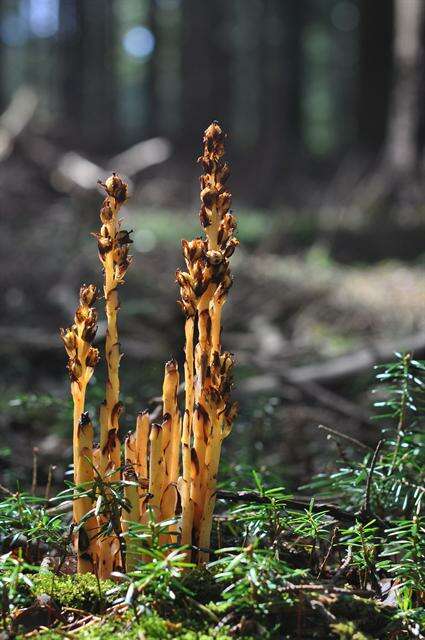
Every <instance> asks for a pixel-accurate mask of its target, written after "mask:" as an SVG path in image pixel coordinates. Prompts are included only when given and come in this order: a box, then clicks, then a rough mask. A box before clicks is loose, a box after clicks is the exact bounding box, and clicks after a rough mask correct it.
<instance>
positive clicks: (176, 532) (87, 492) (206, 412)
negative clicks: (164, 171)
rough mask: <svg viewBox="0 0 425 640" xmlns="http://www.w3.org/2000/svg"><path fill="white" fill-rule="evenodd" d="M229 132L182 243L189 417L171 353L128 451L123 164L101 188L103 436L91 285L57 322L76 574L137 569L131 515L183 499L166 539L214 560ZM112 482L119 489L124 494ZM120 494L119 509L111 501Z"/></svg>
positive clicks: (232, 410) (230, 229)
mask: <svg viewBox="0 0 425 640" xmlns="http://www.w3.org/2000/svg"><path fill="white" fill-rule="evenodd" d="M224 141H225V135H224V134H223V132H222V130H221V128H220V126H219V125H218V124H217V123H215V122H214V123H213V124H211V125H210V126H209V127H208V128H207V129H206V131H205V134H204V150H203V155H202V156H201V158H199V161H200V163H201V164H202V167H203V170H204V173H203V174H202V176H201V193H200V198H201V210H200V220H201V224H202V227H203V229H204V230H205V237H204V238H195V239H194V240H192V241H191V242H188V241H186V240H183V241H182V246H183V254H184V258H185V262H186V266H187V271H180V270H178V271H177V274H176V279H177V282H178V284H179V285H180V292H181V301H180V305H181V307H182V310H183V312H184V315H185V318H186V321H185V339H186V345H185V406H184V413H183V420H182V417H181V415H180V409H179V406H178V389H179V372H178V366H177V362H176V361H175V360H174V359H172V360H170V361H169V362H167V363H166V365H165V374H164V384H163V396H162V398H163V413H162V420H161V422H160V423H153V424H151V420H150V417H149V414H148V413H147V412H142V413H141V414H140V415H139V416H138V418H137V424H136V430H135V433H134V434H129V435H128V436H127V438H126V440H125V446H124V457H123V458H122V455H121V443H120V438H119V419H120V415H121V414H122V412H123V409H124V407H123V404H122V402H121V400H120V378H119V364H120V359H121V353H120V345H119V337H118V326H117V316H118V311H119V308H120V303H119V298H118V287H119V286H120V285H122V284H123V283H124V277H125V274H126V271H127V269H128V267H129V265H130V263H131V256H130V255H129V247H130V244H131V242H132V240H131V237H130V233H131V232H129V231H126V230H124V229H122V228H121V220H120V219H119V217H118V216H119V212H120V209H121V207H122V205H123V204H124V203H125V201H126V199H127V185H126V184H125V183H124V182H123V181H122V179H121V178H120V177H119V176H117V175H116V174H113V175H112V176H111V177H110V178H108V179H107V180H106V182H105V183H104V184H102V186H103V188H104V189H105V192H106V198H105V200H104V202H103V204H102V207H101V210H100V219H101V228H100V231H99V233H97V234H94V235H95V236H96V238H97V242H98V249H99V258H100V261H101V264H102V268H103V274H104V282H103V297H104V301H105V311H106V319H107V331H106V342H105V359H106V365H107V381H106V392H105V400H104V402H103V403H102V405H101V407H100V415H99V421H100V443H99V445H98V446H95V445H94V443H93V439H94V430H93V422H92V420H91V418H90V416H89V414H88V413H87V412H86V411H85V396H86V390H87V385H88V382H89V380H90V378H91V376H92V374H93V371H94V368H95V366H96V364H97V363H98V361H99V357H100V354H99V351H98V349H97V348H96V347H94V346H93V345H92V343H93V340H94V338H95V335H96V331H97V320H98V315H97V311H96V309H95V303H96V300H97V298H98V291H97V288H96V286H95V285H93V284H90V285H83V286H82V287H81V289H80V299H79V306H78V308H77V311H76V313H75V318H74V324H73V325H72V326H71V327H70V328H69V329H66V330H62V332H61V335H62V340H63V342H64V345H65V349H66V352H67V354H68V371H69V375H70V379H71V394H72V398H73V403H74V428H73V443H74V451H73V454H74V482H75V485H76V488H77V490H76V493H75V496H74V507H73V512H74V525H75V526H74V534H75V548H76V550H77V554H78V572H79V573H86V572H90V571H91V572H95V573H96V575H98V576H99V577H100V578H108V577H109V576H110V575H111V572H112V571H113V570H117V569H120V570H122V569H124V568H126V569H127V570H131V569H132V568H133V567H134V566H135V563H136V561H137V559H138V555H137V550H136V548H135V545H134V543H133V541H132V540H131V539H130V538H129V537H128V533H129V530H130V528H131V525H132V524H138V523H146V522H147V521H148V520H149V518H151V517H152V516H153V517H154V519H155V520H156V521H157V522H168V521H171V520H173V519H175V517H176V515H177V506H178V504H179V502H181V524H180V525H179V526H176V522H174V523H173V524H170V525H169V526H168V529H167V530H166V531H164V532H163V534H162V542H163V543H170V544H173V543H176V542H178V541H180V542H181V543H182V544H183V545H185V546H187V552H186V556H187V559H188V560H191V559H194V560H196V561H197V562H198V563H199V564H203V563H205V562H207V561H208V557H209V547H210V534H211V527H212V517H213V511H214V505H215V496H216V485H217V474H218V467H219V461H220V452H221V443H222V441H223V439H224V438H225V437H226V436H227V435H228V434H229V433H230V430H231V427H232V422H233V419H234V416H235V414H236V410H237V408H236V404H235V403H232V402H231V400H230V390H231V386H232V367H233V356H232V354H230V353H228V352H222V348H221V312H222V308H223V305H224V303H225V301H226V298H227V293H228V290H229V288H230V286H231V284H232V277H231V274H230V264H229V258H230V257H231V255H232V254H233V252H234V250H235V247H236V246H237V244H238V241H237V240H236V238H235V237H234V231H235V228H236V221H235V217H234V216H233V215H232V213H231V212H230V211H229V209H230V201H231V195H230V193H229V192H228V191H227V190H226V186H225V185H226V181H227V179H228V177H229V174H230V169H229V165H228V164H227V163H225V162H223V159H222V158H223V155H224ZM180 449H181V450H182V465H181V467H180ZM117 483H118V484H119V483H122V487H123V492H122V496H121V498H120V500H119V501H118V502H117V500H116V499H115V498H116V497H117V496H116V493H114V485H116V484H117ZM118 503H119V506H118V510H117V509H116V508H115V509H114V505H117V504H118ZM121 534H123V536H122V535H121ZM123 537H124V540H123Z"/></svg>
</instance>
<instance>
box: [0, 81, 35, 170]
mask: <svg viewBox="0 0 425 640" xmlns="http://www.w3.org/2000/svg"><path fill="white" fill-rule="evenodd" d="M37 105H38V96H37V94H36V93H35V91H34V90H33V89H31V88H30V87H26V86H22V87H20V88H19V89H18V90H17V91H16V93H15V94H14V95H13V97H12V100H11V102H10V104H9V106H8V107H7V109H6V111H4V112H3V113H2V115H1V116H0V161H1V160H4V159H5V158H7V157H8V156H9V155H10V154H11V153H12V151H13V147H14V143H15V140H16V139H17V138H18V137H19V136H20V135H21V133H22V132H23V131H24V130H25V129H26V128H27V126H28V124H29V123H30V122H31V120H32V118H33V116H34V113H35V110H36V108H37Z"/></svg>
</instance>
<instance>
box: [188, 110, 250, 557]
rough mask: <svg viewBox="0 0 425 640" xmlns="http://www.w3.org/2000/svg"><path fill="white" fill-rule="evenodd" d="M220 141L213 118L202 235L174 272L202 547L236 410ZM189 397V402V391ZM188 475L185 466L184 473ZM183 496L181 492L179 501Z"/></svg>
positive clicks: (229, 220) (230, 225)
mask: <svg viewBox="0 0 425 640" xmlns="http://www.w3.org/2000/svg"><path fill="white" fill-rule="evenodd" d="M224 140H225V135H224V134H223V132H222V130H221V128H220V126H219V125H218V124H217V123H215V122H214V123H213V124H212V125H210V126H209V127H208V128H207V129H206V131H205V134H204V151H203V155H202V157H201V158H200V159H199V161H200V162H201V163H202V165H203V169H204V173H203V175H202V176H201V202H202V206H201V211H200V220H201V224H202V226H203V227H204V229H205V235H206V237H205V239H204V240H201V239H196V240H194V241H192V242H191V243H189V242H187V241H184V242H183V253H184V257H185V261H186V265H187V268H188V271H187V272H186V273H185V272H180V271H178V272H177V281H178V283H179V284H180V292H181V299H182V300H181V306H182V308H183V310H184V312H185V314H186V321H187V319H188V318H189V317H190V315H191V310H192V308H193V306H194V307H195V309H196V318H197V327H198V344H197V345H196V348H195V356H194V365H195V366H194V383H193V389H194V393H193V400H194V409H193V413H192V407H191V404H190V406H186V410H187V412H188V414H189V415H192V422H191V424H192V431H193V449H194V450H193V452H192V454H191V474H192V477H191V481H190V484H191V488H190V500H191V501H192V503H193V527H192V542H194V543H195V544H197V545H198V546H200V547H204V548H208V547H209V544H210V534H211V525H212V513H213V510H214V503H215V490H216V482H217V473H218V465H219V459H220V452H221V442H222V440H223V438H224V437H225V435H227V434H228V433H229V432H230V429H231V419H230V417H231V418H233V416H234V414H235V406H234V405H231V404H230V401H229V398H228V389H229V387H230V382H231V366H230V364H229V363H231V362H232V360H231V359H229V357H228V356H227V355H226V357H224V358H223V357H222V355H221V343H220V335H221V310H222V307H223V304H224V302H225V299H226V295H227V291H228V290H229V288H230V286H231V284H232V278H231V275H230V267H229V258H230V256H231V255H232V254H233V252H234V250H235V247H236V246H237V244H238V241H237V239H236V238H235V237H234V236H233V232H234V230H235V228H236V221H235V218H234V216H233V215H232V214H231V213H230V211H229V208H230V202H231V195H230V193H229V192H228V191H227V190H226V188H225V184H226V181H227V179H228V177H229V174H230V170H229V166H228V164H227V163H223V161H222V157H223V155H224ZM189 339H190V336H189ZM189 351H190V347H189ZM189 379H190V373H189ZM187 384H188V380H186V385H187ZM188 399H189V402H190V403H192V396H191V394H190V392H189V397H188ZM186 410H185V414H186ZM183 433H184V437H183V441H182V448H183V454H182V455H183V474H185V461H186V460H187V459H188V456H187V457H186V458H184V452H185V448H186V447H187V441H188V437H187V436H188V434H187V430H186V431H185V430H184V432H183ZM189 440H190V438H189ZM186 464H187V463H186ZM187 466H188V464H187ZM188 477H189V473H188V470H187V469H186V478H188ZM180 484H181V487H182V489H183V494H182V496H184V491H186V483H185V482H184V481H182V482H181V483H180ZM185 499H186V498H183V497H182V504H183V503H184V500H185ZM189 513H190V510H189ZM190 517H191V516H190V515H189V518H190ZM189 528H190V524H189V523H188V522H185V521H184V519H183V523H182V532H183V531H184V532H185V534H184V535H185V540H188V539H189V535H188V529H189ZM207 558H208V553H206V552H202V551H201V552H200V553H199V555H198V562H199V563H203V562H205V561H206V560H207Z"/></svg>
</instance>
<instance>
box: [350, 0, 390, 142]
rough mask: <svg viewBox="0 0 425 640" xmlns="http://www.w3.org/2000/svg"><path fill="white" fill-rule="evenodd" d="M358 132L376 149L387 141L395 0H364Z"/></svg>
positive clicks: (360, 40)
mask: <svg viewBox="0 0 425 640" xmlns="http://www.w3.org/2000/svg"><path fill="white" fill-rule="evenodd" d="M359 9H360V25H359V67H360V68H359V92H358V102H357V104H358V107H357V119H358V136H359V143H360V145H361V147H362V148H363V149H365V150H368V151H371V152H372V153H376V152H377V151H379V149H380V148H381V147H382V144H383V143H384V141H385V133H386V128H387V122H388V105H389V100H390V91H391V77H392V45H393V28H394V10H393V2H392V1H391V0H373V2H370V0H360V5H359Z"/></svg>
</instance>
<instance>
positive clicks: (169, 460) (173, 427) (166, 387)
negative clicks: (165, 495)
mask: <svg viewBox="0 0 425 640" xmlns="http://www.w3.org/2000/svg"><path fill="white" fill-rule="evenodd" d="M178 389H179V370H178V366H177V362H176V361H175V360H170V361H169V362H167V364H166V365H165V374H164V384H163V390H162V400H163V412H164V416H166V415H169V416H170V418H171V420H170V421H169V426H170V428H169V430H168V429H166V428H165V425H164V436H165V434H167V438H166V439H163V447H164V450H165V465H166V469H167V476H168V482H174V483H176V482H177V478H178V474H179V460H180V437H181V419H180V411H179V407H178V403H177V394H178ZM167 427H168V421H167ZM167 486H168V485H167ZM167 486H164V487H163V491H165V490H166V489H167Z"/></svg>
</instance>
